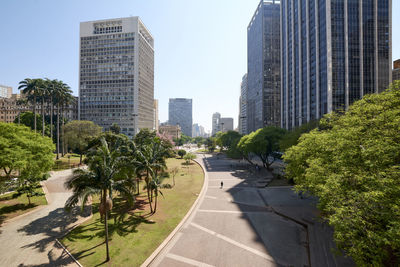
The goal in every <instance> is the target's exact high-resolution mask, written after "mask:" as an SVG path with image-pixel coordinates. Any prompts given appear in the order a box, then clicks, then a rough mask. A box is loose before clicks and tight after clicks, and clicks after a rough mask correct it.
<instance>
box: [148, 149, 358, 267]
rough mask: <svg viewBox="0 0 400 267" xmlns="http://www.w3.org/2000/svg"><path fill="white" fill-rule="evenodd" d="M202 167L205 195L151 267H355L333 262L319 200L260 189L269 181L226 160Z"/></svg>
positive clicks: (210, 160)
mask: <svg viewBox="0 0 400 267" xmlns="http://www.w3.org/2000/svg"><path fill="white" fill-rule="evenodd" d="M198 162H199V163H201V164H202V165H203V166H204V168H205V170H206V191H205V194H204V195H202V196H200V198H201V199H200V201H199V203H198V205H197V207H196V208H195V210H194V211H193V213H192V214H191V216H190V217H189V219H188V220H187V221H186V222H185V223H184V224H183V226H182V228H181V229H180V230H179V231H178V232H177V233H176V234H175V235H174V237H173V238H172V239H171V241H170V242H168V244H167V245H166V246H165V247H164V248H163V249H162V250H161V252H160V253H159V254H158V255H157V257H156V258H155V259H154V260H153V261H152V262H151V264H150V265H151V266H163V267H164V266H167V267H168V266H171V267H172V266H174V267H175V266H350V265H352V263H351V261H349V260H347V259H344V258H342V257H334V256H333V253H332V252H331V248H333V247H334V243H333V241H332V240H331V239H332V232H331V230H329V228H324V227H322V226H321V228H317V226H318V227H320V226H319V225H322V224H320V223H319V222H318V221H317V220H316V218H317V215H318V213H317V209H316V208H315V204H316V201H315V199H312V198H310V197H306V198H303V199H302V198H300V197H299V196H298V195H297V194H295V193H293V191H292V188H291V187H271V188H260V187H259V186H258V185H259V184H260V180H263V179H264V178H265V177H261V175H259V173H257V172H256V173H252V172H249V170H248V169H247V166H248V165H247V164H243V163H238V162H237V161H232V160H229V159H226V158H225V157H224V156H215V155H214V156H212V155H200V156H199V158H198ZM263 176H265V175H263ZM221 181H222V182H223V187H222V188H221ZM311 243H313V244H311ZM315 243H318V244H315Z"/></svg>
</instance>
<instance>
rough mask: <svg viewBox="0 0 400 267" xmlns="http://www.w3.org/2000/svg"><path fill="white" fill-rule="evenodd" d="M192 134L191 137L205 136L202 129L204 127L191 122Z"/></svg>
mask: <svg viewBox="0 0 400 267" xmlns="http://www.w3.org/2000/svg"><path fill="white" fill-rule="evenodd" d="M192 135H193V137H199V136H200V137H205V135H206V133H205V131H204V127H203V126H201V125H199V124H197V123H195V124H193V127H192Z"/></svg>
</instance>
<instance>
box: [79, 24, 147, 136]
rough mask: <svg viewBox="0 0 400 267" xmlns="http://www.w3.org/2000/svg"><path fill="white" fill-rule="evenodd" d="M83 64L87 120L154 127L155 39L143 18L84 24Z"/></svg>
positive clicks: (128, 130)
mask: <svg viewBox="0 0 400 267" xmlns="http://www.w3.org/2000/svg"><path fill="white" fill-rule="evenodd" d="M79 59H80V60H79V62H80V64H79V66H80V69H79V101H80V106H79V108H80V111H79V117H80V119H81V120H89V121H93V122H94V123H96V124H98V125H100V126H101V127H103V128H104V130H108V129H109V128H110V126H111V125H112V124H113V123H116V124H118V125H119V126H120V127H121V132H122V133H123V134H126V135H128V136H133V135H135V133H137V132H138V131H139V130H140V129H143V128H147V129H153V128H154V40H153V37H152V35H151V34H150V32H149V31H148V29H147V28H146V26H145V25H144V24H143V22H142V21H141V20H140V18H139V17H128V18H118V19H106V20H97V21H89V22H82V23H81V24H80V53H79Z"/></svg>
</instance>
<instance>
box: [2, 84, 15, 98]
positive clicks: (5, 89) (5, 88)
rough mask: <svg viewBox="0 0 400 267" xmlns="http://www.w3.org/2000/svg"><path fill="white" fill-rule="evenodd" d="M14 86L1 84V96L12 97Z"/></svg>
mask: <svg viewBox="0 0 400 267" xmlns="http://www.w3.org/2000/svg"><path fill="white" fill-rule="evenodd" d="M11 95H12V87H11V86H5V85H1V84H0V98H11Z"/></svg>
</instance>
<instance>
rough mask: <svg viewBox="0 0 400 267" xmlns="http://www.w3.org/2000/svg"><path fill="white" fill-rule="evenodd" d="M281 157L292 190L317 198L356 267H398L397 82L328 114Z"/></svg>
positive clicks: (399, 155)
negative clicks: (293, 184)
mask: <svg viewBox="0 0 400 267" xmlns="http://www.w3.org/2000/svg"><path fill="white" fill-rule="evenodd" d="M320 123H321V126H320V127H319V129H315V130H312V131H311V132H310V133H308V134H304V135H302V137H301V138H300V140H299V143H298V145H296V146H293V147H291V148H290V149H288V150H287V151H286V154H285V156H284V159H285V161H286V162H287V163H288V165H287V167H286V173H287V175H288V177H290V178H293V179H294V181H295V183H296V184H297V185H296V189H297V190H304V191H308V192H310V193H311V194H313V195H315V196H318V197H319V201H320V202H319V207H320V209H321V210H322V211H323V214H324V216H325V218H326V219H327V220H328V222H329V224H330V225H332V226H333V227H334V231H335V232H334V237H335V240H336V243H337V245H338V247H339V248H340V249H344V250H345V251H346V252H347V253H348V254H349V255H350V256H352V257H353V259H354V260H355V261H356V263H357V264H358V265H360V266H364V265H373V266H398V265H399V264H400V242H399V240H400V209H399V207H400V135H399V133H400V81H397V82H394V83H393V85H392V86H391V88H390V89H389V90H387V91H385V92H383V93H381V94H371V95H366V96H364V97H363V99H362V100H359V101H357V102H355V103H354V104H353V105H352V106H351V107H350V108H349V110H348V111H347V112H346V113H345V114H344V115H338V114H330V115H326V116H325V117H324V118H323V119H322V120H321V122H320Z"/></svg>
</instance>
